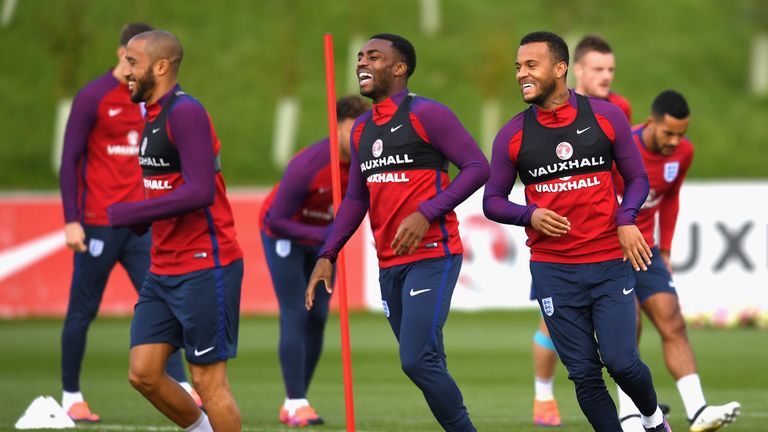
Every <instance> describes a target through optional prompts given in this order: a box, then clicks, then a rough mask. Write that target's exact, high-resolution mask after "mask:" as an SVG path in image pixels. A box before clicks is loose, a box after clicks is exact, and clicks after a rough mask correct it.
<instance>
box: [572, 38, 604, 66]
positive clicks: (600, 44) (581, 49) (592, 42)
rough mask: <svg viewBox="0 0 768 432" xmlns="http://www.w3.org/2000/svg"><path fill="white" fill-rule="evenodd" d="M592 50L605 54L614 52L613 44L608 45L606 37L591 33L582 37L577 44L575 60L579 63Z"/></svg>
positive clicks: (574, 53)
mask: <svg viewBox="0 0 768 432" xmlns="http://www.w3.org/2000/svg"><path fill="white" fill-rule="evenodd" d="M592 51H597V52H599V53H603V54H610V53H612V52H613V50H612V49H611V46H610V45H608V42H607V41H606V40H605V39H603V38H602V37H600V36H598V35H595V34H590V35H586V36H584V38H582V39H581V40H580V41H579V43H578V44H577V45H576V48H575V49H574V50H573V61H574V62H576V63H578V62H579V60H581V58H582V57H584V56H585V55H587V54H589V53H591V52H592Z"/></svg>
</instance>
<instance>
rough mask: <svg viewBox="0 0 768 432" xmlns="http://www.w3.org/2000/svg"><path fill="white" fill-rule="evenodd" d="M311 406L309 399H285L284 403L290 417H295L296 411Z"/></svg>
mask: <svg viewBox="0 0 768 432" xmlns="http://www.w3.org/2000/svg"><path fill="white" fill-rule="evenodd" d="M307 405H309V400H307V399H288V398H285V402H283V408H285V409H286V410H288V415H294V414H296V410H297V409H299V408H301V407H303V406H307Z"/></svg>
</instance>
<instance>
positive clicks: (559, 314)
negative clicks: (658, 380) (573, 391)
mask: <svg viewBox="0 0 768 432" xmlns="http://www.w3.org/2000/svg"><path fill="white" fill-rule="evenodd" d="M635 273H636V272H635V271H634V270H632V268H631V267H630V265H629V263H627V262H623V261H622V260H621V259H617V260H610V261H604V262H598V263H590V264H559V263H547V262H531V276H532V278H533V284H534V289H535V291H536V295H537V296H538V301H539V305H540V307H541V311H542V316H543V317H544V322H545V323H546V324H547V329H549V333H550V335H551V337H552V341H553V342H554V344H555V347H556V348H557V353H558V355H560V358H561V359H562V361H563V363H564V364H565V366H566V368H568V372H569V376H570V377H571V379H574V378H577V377H584V376H588V375H594V374H596V373H597V372H595V371H598V370H600V368H601V367H602V361H601V358H600V357H601V356H602V357H603V360H606V359H616V358H620V359H636V358H637V359H639V357H638V354H637V344H636V340H637V339H636V336H635V331H636V328H635V327H636V309H635Z"/></svg>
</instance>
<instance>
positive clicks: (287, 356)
mask: <svg viewBox="0 0 768 432" xmlns="http://www.w3.org/2000/svg"><path fill="white" fill-rule="evenodd" d="M261 240H262V246H263V249H264V256H265V257H266V261H267V267H268V268H269V273H270V275H271V277H272V286H273V288H274V290H275V295H276V296H277V300H278V305H279V307H280V339H279V345H278V358H279V359H280V368H281V370H282V373H283V384H284V386H285V400H284V402H283V405H282V406H281V408H280V414H279V417H278V418H279V420H280V422H282V423H285V424H288V425H292V426H306V425H308V424H321V423H322V422H323V420H322V418H321V417H320V416H318V415H317V413H315V412H314V410H313V409H312V408H311V406H310V405H309V401H308V400H307V388H308V383H309V380H308V377H307V368H308V365H307V349H308V343H309V340H308V339H309V337H308V334H307V327H308V323H309V317H310V312H309V311H307V309H306V307H305V305H304V293H305V291H306V289H307V281H308V280H309V278H308V276H307V274H306V273H305V272H304V267H305V261H306V260H307V259H308V258H310V257H309V256H308V253H307V251H306V250H305V249H304V248H303V247H302V246H301V245H299V244H297V243H296V242H293V241H291V240H287V239H276V238H273V237H271V236H268V235H266V234H265V233H263V232H262V234H261ZM311 258H314V255H312V257H311ZM315 293H316V294H315V306H314V307H313V310H314V309H323V308H325V310H326V311H327V307H328V304H327V303H328V293H327V292H326V291H325V289H324V288H318V289H317V290H316V291H315ZM313 370H314V367H313Z"/></svg>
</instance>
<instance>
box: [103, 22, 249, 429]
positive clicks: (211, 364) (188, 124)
mask: <svg viewBox="0 0 768 432" xmlns="http://www.w3.org/2000/svg"><path fill="white" fill-rule="evenodd" d="M183 53H184V51H183V49H182V46H181V43H180V42H179V40H178V39H177V38H176V37H175V36H173V35H172V34H171V33H168V32H166V31H162V30H155V31H151V32H145V33H141V34H139V35H136V36H134V37H133V38H132V39H131V40H130V42H128V46H127V52H126V55H125V58H126V60H127V63H128V65H127V67H125V68H124V74H125V75H126V77H127V78H128V83H129V88H130V90H131V99H132V100H133V101H134V102H141V101H144V102H146V104H147V122H146V124H145V126H144V133H143V138H142V141H141V148H140V149H139V165H141V169H142V174H143V182H144V193H145V195H146V199H145V200H144V201H137V202H130V203H118V204H113V205H112V206H110V207H109V209H108V215H109V221H110V224H111V225H113V226H127V227H132V229H134V230H138V231H140V230H143V229H144V230H145V229H146V228H147V227H148V226H149V224H151V225H152V264H151V266H150V269H149V272H148V273H147V277H146V279H145V280H144V284H143V285H142V287H141V291H140V293H139V300H138V302H137V303H136V308H135V310H134V315H133V320H132V321H131V353H130V365H129V370H130V371H129V380H130V382H131V384H132V385H133V386H134V387H135V388H136V389H137V390H138V391H140V392H141V393H142V394H143V395H144V397H146V398H147V399H148V400H149V401H150V402H152V404H153V405H154V406H155V407H156V408H157V409H158V410H159V411H160V412H162V413H163V414H165V416H166V417H168V418H169V419H170V420H171V421H173V422H174V423H176V424H177V425H179V426H181V427H182V428H184V429H185V430H186V431H192V432H203V431H211V430H216V431H239V430H240V429H241V421H240V412H239V409H238V407H237V404H236V402H235V399H234V398H233V396H232V391H231V390H230V387H229V383H228V381H227V360H228V359H230V358H234V357H235V355H236V354H237V333H238V324H239V318H240V285H241V283H242V280H243V259H242V257H243V253H242V251H241V250H240V246H239V244H238V243H237V240H236V238H235V226H234V220H233V217H232V210H231V208H230V206H229V201H228V200H227V194H226V188H225V186H224V178H223V177H222V175H221V162H220V149H221V144H220V142H219V140H218V138H217V137H216V133H215V131H214V129H213V125H212V124H211V119H210V117H209V115H208V113H207V112H206V110H205V108H204V107H203V105H202V104H201V103H200V102H199V101H197V100H196V99H194V98H192V97H191V96H189V95H188V94H186V93H185V92H184V91H183V90H182V89H181V87H180V86H179V85H178V82H177V75H178V70H179V66H180V65H181V61H182V57H183ZM179 348H184V351H185V354H186V357H187V362H188V363H189V369H190V372H191V373H192V382H193V383H194V384H195V388H196V389H197V391H198V392H199V393H200V396H201V398H202V400H203V406H204V407H205V412H203V411H201V410H200V408H198V407H197V405H195V403H194V401H193V400H192V398H191V397H190V396H189V395H188V394H187V393H186V392H185V391H184V390H183V389H182V388H181V387H180V386H179V385H178V383H176V382H175V381H174V380H173V379H171V378H170V377H168V375H166V374H165V373H164V372H163V370H162V365H163V364H164V362H165V359H167V358H168V356H170V355H171V354H172V353H173V352H175V351H176V350H178V349H179ZM206 413H207V414H206Z"/></svg>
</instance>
